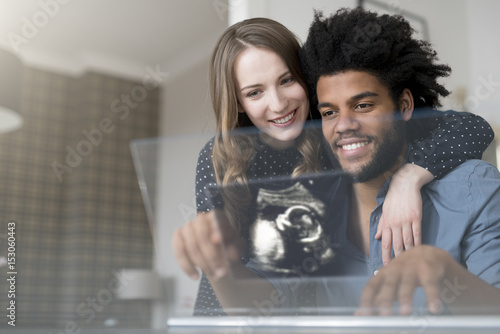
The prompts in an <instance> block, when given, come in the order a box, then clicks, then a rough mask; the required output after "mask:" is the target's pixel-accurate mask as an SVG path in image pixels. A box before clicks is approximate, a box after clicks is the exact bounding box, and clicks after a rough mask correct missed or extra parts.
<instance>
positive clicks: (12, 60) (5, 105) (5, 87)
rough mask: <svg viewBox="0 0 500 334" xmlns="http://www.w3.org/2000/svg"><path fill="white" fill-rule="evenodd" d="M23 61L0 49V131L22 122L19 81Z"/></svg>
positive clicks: (13, 128) (19, 125) (15, 126)
mask: <svg viewBox="0 0 500 334" xmlns="http://www.w3.org/2000/svg"><path fill="white" fill-rule="evenodd" d="M22 73H23V63H22V62H21V60H20V59H19V58H18V57H17V56H16V55H15V54H13V53H11V52H9V51H7V50H5V49H0V133H3V132H9V131H13V130H15V129H17V128H19V127H21V126H22V124H23V119H22V117H21V115H20V114H19V110H20V107H21V81H22Z"/></svg>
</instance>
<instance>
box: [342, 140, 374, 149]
mask: <svg viewBox="0 0 500 334" xmlns="http://www.w3.org/2000/svg"><path fill="white" fill-rule="evenodd" d="M366 144H368V142H363V143H354V144H347V145H342V149H344V150H346V151H351V150H355V149H357V148H360V147H363V146H365V145H366Z"/></svg>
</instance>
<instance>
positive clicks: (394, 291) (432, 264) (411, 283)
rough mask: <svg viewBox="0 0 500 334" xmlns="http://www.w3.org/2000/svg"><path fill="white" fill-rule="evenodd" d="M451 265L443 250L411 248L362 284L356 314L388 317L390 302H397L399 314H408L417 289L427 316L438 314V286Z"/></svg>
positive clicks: (445, 276)
mask: <svg viewBox="0 0 500 334" xmlns="http://www.w3.org/2000/svg"><path fill="white" fill-rule="evenodd" d="M453 262H455V261H454V260H453V258H452V257H451V256H450V255H449V254H448V253H447V252H446V251H444V250H441V249H439V248H436V247H432V246H427V245H421V246H418V247H414V248H412V249H410V250H408V251H406V252H404V253H403V254H401V255H400V256H398V257H397V258H395V259H394V260H392V261H391V262H390V263H389V264H388V265H387V266H385V267H383V268H382V269H381V270H380V271H379V272H378V274H377V275H376V276H374V277H373V278H371V279H370V281H368V283H367V284H366V286H365V288H364V290H363V293H362V295H361V301H360V306H359V309H358V311H356V315H376V314H378V315H391V314H393V307H394V302H399V313H400V314H402V315H408V314H411V312H412V311H413V307H412V305H413V302H412V299H413V294H414V292H415V289H416V288H417V287H419V286H421V287H422V288H423V289H424V291H425V294H426V297H427V307H428V310H429V311H430V312H431V313H439V312H440V311H441V310H442V308H441V306H442V305H441V299H440V293H441V291H442V284H443V282H444V280H445V279H446V278H447V274H449V272H450V270H449V268H450V265H452V263H453Z"/></svg>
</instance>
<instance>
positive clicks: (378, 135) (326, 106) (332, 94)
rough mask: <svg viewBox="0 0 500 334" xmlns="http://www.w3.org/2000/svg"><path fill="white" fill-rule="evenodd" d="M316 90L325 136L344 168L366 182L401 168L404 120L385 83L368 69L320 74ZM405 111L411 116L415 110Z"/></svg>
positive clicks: (404, 115) (405, 116)
mask: <svg viewBox="0 0 500 334" xmlns="http://www.w3.org/2000/svg"><path fill="white" fill-rule="evenodd" d="M316 89H317V95H318V110H319V112H320V114H321V116H322V127H323V134H324V136H325V138H326V140H327V141H328V143H329V144H330V146H331V148H332V150H333V153H334V154H335V156H336V157H337V159H338V161H339V163H340V165H341V166H342V169H344V170H345V171H346V172H348V173H349V174H351V175H352V176H353V177H354V178H355V179H356V181H357V182H366V181H369V180H371V179H373V178H375V177H377V176H379V175H381V174H383V173H384V172H386V171H388V170H391V169H392V168H393V167H395V166H397V165H396V162H397V159H398V157H399V156H400V155H401V154H402V151H403V148H404V147H405V143H406V138H405V130H404V122H402V121H400V120H395V116H396V115H398V114H397V113H395V110H396V106H395V105H394V102H393V100H392V99H391V96H390V94H389V90H388V89H387V87H385V85H383V84H382V83H381V82H380V81H379V80H378V79H377V78H376V77H375V76H373V75H371V74H369V73H367V72H360V71H347V72H343V73H339V74H335V75H332V76H322V77H320V79H319V81H318V84H317V87H316ZM405 91H406V90H405ZM410 95H411V93H410ZM411 110H413V108H412V109H411ZM401 115H402V117H403V119H404V120H407V119H409V117H411V112H410V113H409V116H408V114H405V112H403V113H402V114H401Z"/></svg>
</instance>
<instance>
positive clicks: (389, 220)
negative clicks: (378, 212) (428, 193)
mask: <svg viewBox="0 0 500 334" xmlns="http://www.w3.org/2000/svg"><path fill="white" fill-rule="evenodd" d="M433 179H434V177H433V175H432V174H431V173H430V172H429V171H427V170H425V169H424V168H422V167H419V166H417V165H413V164H405V165H404V166H403V167H401V168H400V169H399V170H398V172H397V173H395V174H394V176H393V177H392V180H391V184H390V186H389V190H388V192H387V196H386V198H385V201H384V205H383V207H382V216H381V217H380V220H379V223H378V226H377V233H376V234H375V239H380V238H382V262H383V263H384V265H386V264H388V263H389V261H390V260H391V245H392V247H393V248H394V255H395V256H398V255H399V254H401V253H402V252H403V251H404V250H405V249H406V250H408V249H410V248H412V247H413V246H418V245H420V244H421V243H422V232H421V227H422V196H421V194H420V189H421V188H422V186H423V185H425V184H427V183H429V182H430V181H432V180H433Z"/></svg>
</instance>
